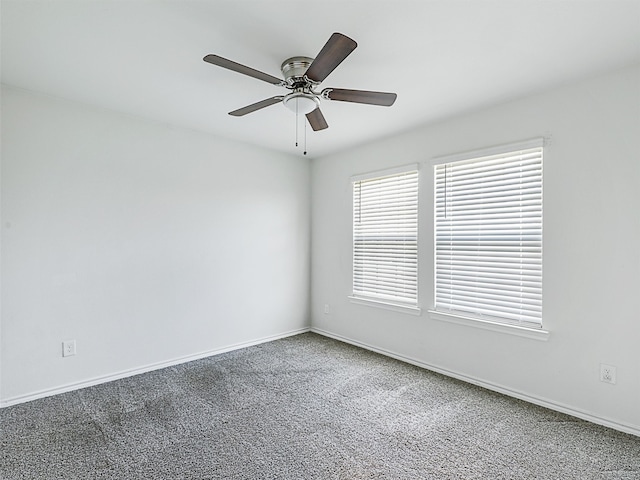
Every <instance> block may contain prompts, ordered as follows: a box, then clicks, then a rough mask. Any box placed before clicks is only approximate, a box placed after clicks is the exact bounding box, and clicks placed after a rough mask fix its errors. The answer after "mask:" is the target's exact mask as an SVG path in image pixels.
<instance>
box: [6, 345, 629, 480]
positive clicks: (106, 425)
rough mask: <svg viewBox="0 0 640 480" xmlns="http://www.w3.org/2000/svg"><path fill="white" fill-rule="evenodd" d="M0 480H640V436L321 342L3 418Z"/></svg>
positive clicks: (174, 370) (193, 367)
mask: <svg viewBox="0 0 640 480" xmlns="http://www.w3.org/2000/svg"><path fill="white" fill-rule="evenodd" d="M0 448H1V449H0V478H1V479H3V480H19V479H20V480H23V479H25V480H26V479H28V480H37V479H47V480H49V479H66V480H69V479H155V480H158V479H176V480H178V479H184V480H191V479H197V480H213V479H225V480H227V479H285V480H288V479H292V480H293V479H295V480H306V479H309V480H311V479H322V480H329V479H345V480H347V479H348V480H358V479H394V480H396V479H397V480H404V479H406V480H417V479H491V480H493V479H562V480H571V479H579V480H588V479H605V480H612V479H624V480H628V479H640V438H638V437H635V436H633V435H628V434H624V433H621V432H618V431H615V430H611V429H608V428H605V427H601V426H598V425H594V424H592V423H589V422H585V421H582V420H579V419H576V418H574V417H570V416H567V415H564V414H561V413H557V412H554V411H551V410H547V409H545V408H542V407H537V406H535V405H531V404H528V403H526V402H523V401H520V400H517V399H513V398H510V397H506V396H504V395H500V394H497V393H494V392H491V391H487V390H484V389H482V388H479V387H476V386H473V385H469V384H466V383H463V382H460V381H457V380H454V379H450V378H447V377H444V376H442V375H439V374H435V373H432V372H429V371H427V370H424V369H421V368H418V367H414V366H412V365H407V364H404V363H402V362H399V361H396V360H393V359H390V358H386V357H384V356H381V355H378V354H375V353H372V352H369V351H366V350H363V349H360V348H356V347H353V346H350V345H346V344H344V343H340V342H337V341H335V340H332V339H328V338H325V337H322V336H320V335H316V334H313V333H307V334H302V335H297V336H294V337H289V338H285V339H282V340H277V341H274V342H270V343H265V344H261V345H257V346H254V347H249V348H245V349H242V350H236V351H233V352H230V353H226V354H222V355H217V356H214V357H209V358H206V359H203V360H198V361H194V362H190V363H186V364H182V365H179V366H175V367H170V368H165V369H162V370H158V371H154V372H150V373H146V374H143V375H137V376H135V377H130V378H126V379H122V380H118V381H114V382H110V383H106V384H102V385H98V386H95V387H90V388H85V389H82V390H77V391H74V392H70V393H66V394H62V395H57V396H54V397H49V398H44V399H40V400H35V401H33V402H29V403H25V404H20V405H15V406H12V407H8V408H4V409H2V410H0Z"/></svg>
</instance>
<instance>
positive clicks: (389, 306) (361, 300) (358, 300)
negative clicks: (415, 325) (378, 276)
mask: <svg viewBox="0 0 640 480" xmlns="http://www.w3.org/2000/svg"><path fill="white" fill-rule="evenodd" d="M349 301H350V302H351V303H355V304H358V305H366V306H369V307H376V308H383V309H385V310H393V311H395V312H400V313H408V314H410V315H420V314H421V313H422V310H421V309H420V307H415V306H411V305H402V304H401V303H393V302H386V301H384V300H376V299H372V298H365V297H357V296H355V295H349Z"/></svg>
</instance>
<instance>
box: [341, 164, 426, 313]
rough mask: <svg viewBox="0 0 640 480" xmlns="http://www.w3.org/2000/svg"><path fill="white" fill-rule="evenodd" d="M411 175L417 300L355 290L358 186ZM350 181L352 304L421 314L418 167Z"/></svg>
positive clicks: (365, 176)
mask: <svg viewBox="0 0 640 480" xmlns="http://www.w3.org/2000/svg"><path fill="white" fill-rule="evenodd" d="M409 173H415V206H414V207H413V210H414V211H415V222H414V223H413V224H412V225H413V228H414V231H415V238H414V244H415V247H414V248H415V254H414V255H413V257H414V258H415V260H414V262H413V264H412V267H411V268H414V269H415V274H414V275H411V277H412V279H413V280H412V281H413V284H414V285H415V300H413V301H411V300H409V301H407V300H402V299H400V298H392V297H390V296H385V295H377V294H376V293H372V292H365V291H363V290H361V289H358V288H356V284H357V283H358V282H357V281H356V277H357V268H358V265H357V264H358V255H359V254H358V253H357V248H356V247H357V230H358V229H357V226H356V215H357V211H356V209H357V207H356V203H357V202H356V198H355V195H356V184H357V183H358V182H366V181H369V180H374V181H375V180H382V179H385V178H389V177H396V176H403V175H405V174H409ZM350 180H351V182H350V185H351V198H352V208H351V214H352V277H351V280H352V284H351V287H352V290H351V295H349V296H348V297H349V299H350V301H351V302H352V303H355V304H360V305H366V306H373V307H378V308H383V309H388V310H394V311H398V312H402V313H409V314H413V315H420V313H421V309H420V306H419V291H418V280H419V277H418V264H419V258H418V225H419V216H418V211H419V189H420V170H419V164H417V163H413V164H408V165H403V166H399V167H394V168H389V169H385V170H377V171H372V172H368V173H364V174H360V175H354V176H352V177H351V179H350ZM360 188H362V187H360ZM410 188H413V187H410ZM360 191H361V190H360ZM360 207H361V204H358V208H360ZM360 256H362V255H360ZM399 256H401V255H399ZM360 260H361V259H360ZM360 274H361V275H362V271H360ZM402 283H403V282H399V283H398V285H400V284H402Z"/></svg>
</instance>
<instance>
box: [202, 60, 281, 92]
mask: <svg viewBox="0 0 640 480" xmlns="http://www.w3.org/2000/svg"><path fill="white" fill-rule="evenodd" d="M203 60H204V61H205V62H208V63H211V64H213V65H217V66H219V67H222V68H226V69H227V70H232V71H234V72H238V73H242V74H243V75H248V76H250V77H253V78H257V79H258V80H262V81H263V82H267V83H271V84H272V85H282V84H283V83H284V82H283V80H282V79H280V78H278V77H274V76H273V75H269V74H268V73H264V72H261V71H259V70H256V69H255V68H251V67H247V66H246V65H242V64H240V63H236V62H232V61H231V60H227V59H226V58H222V57H220V56H218V55H207V56H206V57H204V58H203Z"/></svg>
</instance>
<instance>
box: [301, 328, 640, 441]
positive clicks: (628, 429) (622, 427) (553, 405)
mask: <svg viewBox="0 0 640 480" xmlns="http://www.w3.org/2000/svg"><path fill="white" fill-rule="evenodd" d="M311 331H312V332H314V333H317V334H319V335H323V336H325V337H329V338H333V339H335V340H339V341H341V342H344V343H349V344H351V345H355V346H356V347H360V348H364V349H365V350H370V351H372V352H376V353H380V354H382V355H384V356H387V357H391V358H395V359H396V360H400V361H402V362H405V363H410V364H411V365H415V366H417V367H421V368H424V369H427V370H430V371H433V372H437V373H441V374H443V375H446V376H448V377H453V378H457V379H458V380H462V381H463V382H467V383H471V384H473V385H477V386H479V387H483V388H486V389H487V390H492V391H494V392H498V393H502V394H504V395H507V396H510V397H514V398H518V399H520V400H524V401H525V402H529V403H533V404H535V405H539V406H541V407H545V408H548V409H550V410H555V411H557V412H561V413H566V414H567V415H571V416H573V417H577V418H580V419H582V420H587V421H588V422H592V423H596V424H598V425H603V426H605V427H609V428H613V429H614V430H619V431H621V432H625V433H630V434H631V435H636V436H638V437H640V428H638V427H636V426H633V425H626V424H622V423H619V422H616V421H614V420H611V419H608V418H603V417H599V416H597V415H593V414H591V413H589V412H586V411H584V410H580V409H576V408H574V407H571V406H569V405H564V404H561V403H558V402H554V401H551V400H548V399H546V398H541V397H536V396H533V395H530V394H527V393H524V392H520V391H518V390H513V389H511V388H507V387H503V386H501V385H496V384H493V383H490V382H487V381H484V380H482V379H479V378H475V377H470V376H468V375H464V374H462V373H458V372H453V371H451V370H447V369H445V368H441V367H438V366H436V365H431V364H428V363H425V362H422V361H420V360H416V359H414V358H411V357H407V356H405V355H401V354H399V353H395V352H392V351H389V350H385V349H383V348H378V347H374V346H373V345H369V344H366V343H363V342H360V341H358V340H353V339H351V338H348V337H344V336H342V335H338V334H336V333H332V332H329V331H327V330H323V329H321V328H317V327H311Z"/></svg>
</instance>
